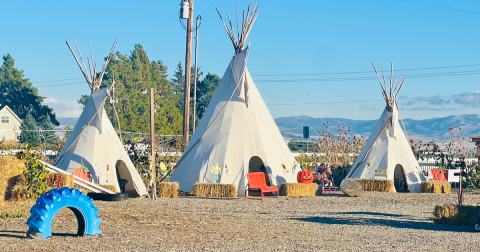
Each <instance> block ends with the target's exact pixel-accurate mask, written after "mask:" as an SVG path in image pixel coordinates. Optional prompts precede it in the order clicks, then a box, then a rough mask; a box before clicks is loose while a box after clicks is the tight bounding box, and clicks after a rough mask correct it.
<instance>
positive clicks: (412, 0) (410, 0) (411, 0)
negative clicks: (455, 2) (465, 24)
mask: <svg viewBox="0 0 480 252" xmlns="http://www.w3.org/2000/svg"><path fill="white" fill-rule="evenodd" d="M393 1H397V2H403V3H409V4H416V5H420V6H425V7H432V8H437V9H443V10H450V11H458V12H463V13H468V14H475V15H479V14H480V13H479V12H475V11H469V10H464V9H458V8H453V7H449V6H445V5H440V4H434V3H429V2H425V1H420V0H393Z"/></svg>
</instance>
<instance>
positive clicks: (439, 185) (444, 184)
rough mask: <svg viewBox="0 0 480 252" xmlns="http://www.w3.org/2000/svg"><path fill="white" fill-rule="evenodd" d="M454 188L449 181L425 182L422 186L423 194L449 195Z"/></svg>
mask: <svg viewBox="0 0 480 252" xmlns="http://www.w3.org/2000/svg"><path fill="white" fill-rule="evenodd" d="M451 190H452V186H451V185H450V183H449V182H448V181H424V182H422V183H421V184H420V192H422V193H449V192H450V191H451Z"/></svg>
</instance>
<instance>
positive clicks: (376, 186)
mask: <svg viewBox="0 0 480 252" xmlns="http://www.w3.org/2000/svg"><path fill="white" fill-rule="evenodd" d="M355 180H356V181H358V182H360V184H362V186H363V190H364V191H375V192H394V191H395V188H394V186H393V181H392V180H388V179H355Z"/></svg>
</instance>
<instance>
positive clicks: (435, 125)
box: [275, 114, 480, 141]
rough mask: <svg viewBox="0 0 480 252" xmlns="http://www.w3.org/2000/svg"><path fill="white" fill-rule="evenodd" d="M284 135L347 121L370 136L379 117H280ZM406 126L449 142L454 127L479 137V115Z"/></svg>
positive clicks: (416, 135)
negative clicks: (307, 128) (376, 118)
mask: <svg viewBox="0 0 480 252" xmlns="http://www.w3.org/2000/svg"><path fill="white" fill-rule="evenodd" d="M275 122H276V123H277V125H278V127H279V128H280V131H281V132H282V135H283V137H285V138H303V126H310V137H312V138H316V137H318V135H319V134H318V131H319V130H321V129H322V125H323V124H324V123H325V124H327V125H328V126H329V130H331V131H332V132H336V130H337V125H339V124H345V126H347V127H350V129H351V131H350V132H351V134H352V135H356V134H360V133H362V134H363V135H365V136H368V135H369V134H370V133H371V132H372V131H373V129H374V128H375V125H376V124H377V120H350V119H343V118H312V117H309V116H292V117H280V118H277V119H275ZM403 122H404V123H405V128H406V129H407V134H408V137H409V138H410V139H414V140H416V141H418V140H431V139H435V140H436V141H447V140H448V139H449V137H450V134H449V133H448V129H450V128H451V127H453V126H457V127H460V128H462V130H463V131H464V132H465V136H466V137H468V136H480V115H475V114H471V115H468V114H467V115H459V116H447V117H441V118H432V119H423V120H414V119H404V120H403Z"/></svg>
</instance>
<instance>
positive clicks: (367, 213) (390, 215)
mask: <svg viewBox="0 0 480 252" xmlns="http://www.w3.org/2000/svg"><path fill="white" fill-rule="evenodd" d="M335 214H353V215H355V214H363V215H375V216H386V217H407V216H410V215H403V214H389V213H377V212H341V213H335Z"/></svg>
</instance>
